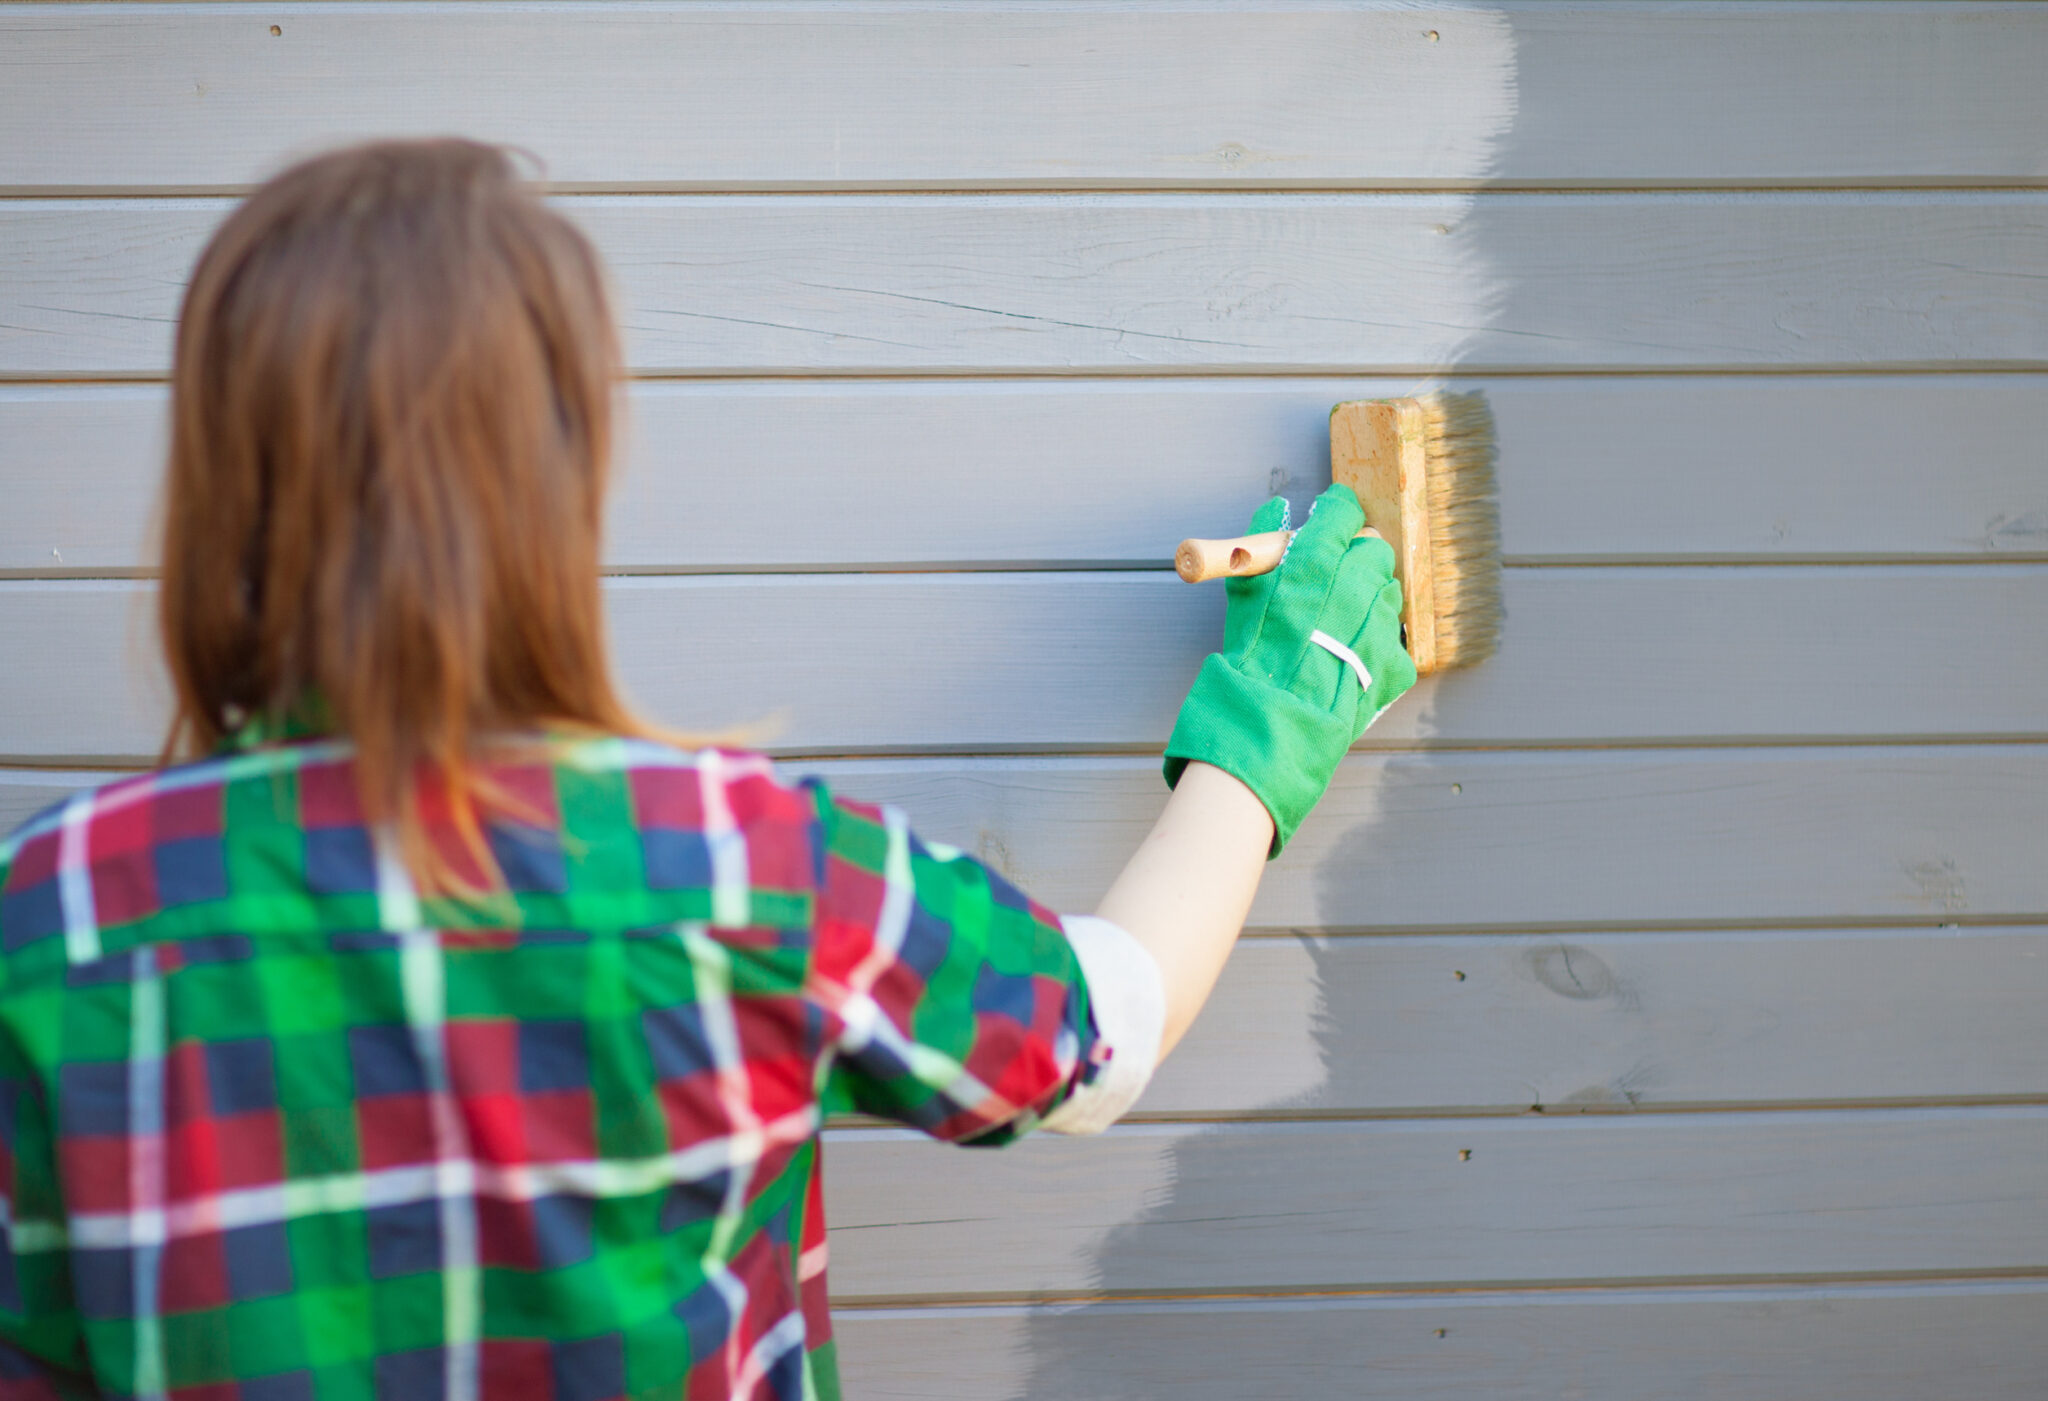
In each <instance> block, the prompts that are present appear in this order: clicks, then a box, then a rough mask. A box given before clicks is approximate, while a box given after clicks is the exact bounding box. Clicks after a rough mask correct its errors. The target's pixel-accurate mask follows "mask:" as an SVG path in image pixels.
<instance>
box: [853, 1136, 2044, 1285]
mask: <svg viewBox="0 0 2048 1401" xmlns="http://www.w3.org/2000/svg"><path fill="white" fill-rule="evenodd" d="M826 1140H827V1147H826V1154H827V1159H828V1163H829V1166H828V1169H827V1177H826V1183H827V1187H826V1194H827V1195H826V1210H827V1212H828V1213H829V1219H830V1220H831V1221H832V1223H833V1225H834V1226H835V1227H837V1228H838V1229H839V1231H840V1233H841V1234H840V1235H839V1237H838V1238H837V1239H836V1240H835V1241H834V1242H833V1259H832V1268H833V1271H834V1276H835V1278H834V1283H835V1285H836V1287H837V1288H838V1289H839V1290H840V1292H841V1293H842V1295H844V1296H845V1297H847V1298H849V1299H854V1300H863V1299H865V1300H875V1301H880V1300H884V1299H890V1300H893V1299H895V1298H898V1297H913V1298H914V1297H918V1296H922V1295H926V1294H930V1293H933V1292H943V1293H945V1294H947V1295H948V1296H951V1297H954V1298H961V1299H1018V1298H1033V1297H1091V1296H1099V1295H1102V1294H1106V1293H1109V1294H1114V1293H1124V1292H1128V1293H1133V1294H1230V1293H1244V1292H1251V1291H1264V1290H1276V1289H1277V1290H1296V1289H1303V1288H1312V1289H1346V1290H1354V1289H1355V1290H1380V1289H1396V1290H1398V1289H1408V1288H1414V1287H1417V1286H1423V1285H1427V1286H1433V1287H1437V1288H1446V1287H1454V1286H1455V1287H1473V1286H1481V1287H1499V1286H1503V1285H1525V1284H1531V1283H1536V1282H1547V1283H1552V1284H1557V1283H1620V1282H1636V1281H1650V1280H1655V1281H1660V1282H1661V1281H1669V1280H1672V1279H1683V1278H1687V1277H1690V1278H1694V1279H1700V1280H1703V1281H1704V1280H1727V1281H1734V1280H1742V1281H1759V1282H1761V1281H1766V1280H1771V1279H1774V1278H1783V1277H1786V1276H1791V1277H1795V1278H1798V1277H1811V1276H1814V1275H1826V1274H1834V1275H1858V1276H1893V1277H1896V1276H1900V1275H1906V1276H1911V1275H1918V1274H1948V1275H1959V1274H1991V1273H2017V1272H2031V1271H2037V1270H2038V1269H2039V1268H2040V1264H2041V1261H2042V1260H2043V1259H2044V1258H2048V1213H2043V1212H2041V1211H2040V1210H2039V1209H2038V1206H2037V1204H2038V1202H2039V1200H2040V1180H2041V1174H2040V1169H2039V1162H2038V1160H2039V1158H2040V1156H2041V1155H2042V1154H2043V1153H2048V1108H2039V1107H2033V1108H2009V1109H2008V1108H1999V1109H1901V1110H1853V1111H1790V1112H1783V1113H1773V1114H1702V1115H1690V1114H1642V1115H1634V1116H1630V1117H1626V1118H1621V1117H1615V1116H1610V1115H1579V1116H1576V1117H1570V1118H1563V1119H1554V1118H1550V1117H1548V1116H1543V1117H1532V1118H1524V1119H1461V1120H1448V1121H1438V1120H1412V1121H1407V1122H1382V1123H1290V1124H1218V1125H1201V1124H1139V1125H1131V1126H1126V1127H1122V1128H1118V1129H1113V1130H1111V1131H1110V1132H1109V1133H1107V1134H1105V1135H1103V1137H1102V1138H1100V1139H1098V1140H1094V1141H1076V1140H1072V1139H1068V1140H1061V1139H1059V1138H1057V1137H1055V1136H1052V1135H1046V1136H1044V1137H1043V1138H1040V1139H1033V1140H1027V1141H1025V1142H1022V1143H1019V1144H1017V1145H1016V1146H1015V1147H1013V1148H1010V1149H1007V1150H1005V1151H1004V1152H1003V1153H1001V1154H995V1155H974V1154H968V1155H964V1156H963V1155H961V1154H959V1153H956V1152H949V1151H948V1150H947V1149H946V1147H945V1146H944V1145H940V1144H934V1143H932V1142H930V1141H929V1140H926V1139H924V1138H922V1137H920V1136H918V1135H917V1134H915V1133H913V1132H912V1131H910V1130H908V1129H842V1130H836V1131H828V1133H827V1135H826ZM979 1156H989V1157H991V1158H992V1161H990V1162H986V1163H984V1162H979V1161H977V1157H979ZM1020 1211H1021V1213H1022V1214H1023V1216H1024V1218H1025V1219H1026V1220H1027V1221H1028V1222H1029V1227H1028V1229H1018V1228H1017V1226H1016V1224H1015V1221H1016V1217H1015V1215H1014V1213H1017V1212H1020ZM1874 1223H1877V1224H1874Z"/></svg>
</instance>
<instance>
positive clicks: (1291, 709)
mask: <svg viewBox="0 0 2048 1401" xmlns="http://www.w3.org/2000/svg"><path fill="white" fill-rule="evenodd" d="M1353 738H1354V736H1353V735H1352V732H1351V726H1350V725H1349V724H1348V723H1346V722H1345V721H1342V720H1339V719H1338V718H1337V717H1336V716H1335V715H1332V714H1331V713H1330V712H1329V711H1327V710H1324V709H1323V708H1322V707H1321V706H1315V705H1310V704H1309V703H1308V702H1307V701H1305V700H1303V699H1302V698H1301V697H1299V696H1297V695H1295V694H1294V693H1293V692H1292V691H1289V690H1287V689H1286V688H1285V687H1283V686H1276V685H1274V684H1273V683H1272V682H1270V681H1260V680H1257V679H1255V678H1253V677H1250V676H1247V675H1245V674H1244V673H1243V672H1241V671H1239V670H1238V669H1237V668H1236V667H1233V666H1232V665H1230V663H1229V662H1228V661H1226V660H1224V658H1223V657H1222V656H1221V655H1220V654H1211V656H1210V657H1209V659H1208V660H1207V661H1205V662H1203V663H1202V670H1201V672H1200V673H1199V674H1198V675H1197V676H1196V677H1195V684H1194V685H1193V686H1190V687H1189V688H1188V698H1187V700H1186V701H1185V702H1184V703H1183V704H1182V705H1181V708H1180V718H1179V719H1178V720H1176V721H1175V722H1174V726H1173V736H1172V738H1170V739H1169V740H1167V742H1166V761H1165V764H1164V765H1163V769H1164V772H1165V775H1166V786H1167V787H1169V788H1171V787H1173V786H1174V785H1176V784H1178V783H1179V782H1180V776H1181V773H1182V772H1183V771H1184V770H1185V769H1186V768H1187V766H1188V764H1189V763H1191V762H1193V761H1195V760H1200V761H1201V762H1202V763H1205V764H1213V765H1215V766H1216V767H1217V768H1219V769H1222V770H1223V771H1224V772H1225V773H1227V774H1229V775H1230V776H1231V777H1233V778H1235V779H1237V781H1238V782H1240V783H1242V784H1243V785H1244V786H1245V787H1247V788H1249V789H1251V790H1252V792H1253V794H1254V795H1256V796H1257V798H1258V800H1259V801H1260V802H1261V803H1264V804H1265V806H1266V811H1267V812H1268V813H1269V814H1271V815H1272V818H1273V845H1272V847H1271V848H1270V849H1269V850H1268V851H1267V852H1266V859H1267V860H1269V861H1270V860H1272V859H1273V858H1274V857H1275V856H1278V855H1279V854H1280V851H1281V848H1283V847H1285V846H1286V845H1287V843H1288V841H1289V839H1291V838H1292V837H1293V836H1294V830H1295V828H1297V827H1299V826H1300V825H1301V820H1302V819H1303V818H1304V817H1307V816H1308V814H1309V811H1310V810H1311V809H1312V808H1314V807H1315V805H1316V801H1317V800H1318V799H1319V798H1321V797H1322V796H1323V790H1324V789H1325V788H1327V787H1329V786H1330V778H1331V776H1332V775H1333V774H1335V773H1336V771H1337V764H1338V761H1339V760H1341V759H1342V758H1343V757H1344V751H1345V750H1347V749H1349V748H1350V747H1351V741H1352V739H1353Z"/></svg>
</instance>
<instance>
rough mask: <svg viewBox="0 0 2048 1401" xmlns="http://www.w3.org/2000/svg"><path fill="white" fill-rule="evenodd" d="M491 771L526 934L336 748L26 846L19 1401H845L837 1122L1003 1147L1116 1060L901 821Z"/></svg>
mask: <svg viewBox="0 0 2048 1401" xmlns="http://www.w3.org/2000/svg"><path fill="white" fill-rule="evenodd" d="M489 772H490V775H491V777H492V778H493V780H494V781H495V782H496V783H497V784H498V785H499V787H500V789H501V790H502V791H503V792H504V793H506V794H509V795H510V796H511V797H512V798H513V799H515V800H516V801H517V802H518V803H519V804H521V805H523V807H524V808H525V809H526V810H527V811H528V812H529V813H530V814H531V815H532V817H533V818H534V819H535V823H534V825H532V826H522V825H514V824H511V823H508V822H503V821H499V822H493V823H492V824H491V825H490V826H489V827H488V830H487V837H488V841H489V846H490V849H491V851H492V853H493V854H494V855H495V857H496V859H497V862H498V865H499V866H500V868H501V869H502V870H503V872H504V875H505V877H506V881H507V884H508V885H509V887H510V892H511V893H510V899H509V901H501V903H500V905H499V906H498V907H497V908H496V909H495V911H494V912H486V913H479V909H478V907H477V906H475V905H474V904H471V905H462V904H458V903H455V902H451V901H446V900H442V899H438V898H427V899H422V898H421V897H420V896H419V895H418V894H417V893H416V892H415V890H414V888H413V886H412V884H411V882H410V881H409V879H408V878H407V876H406V874H405V869H404V867H403V865H402V864H401V863H399V862H398V861H397V860H395V859H394V858H393V857H392V855H391V852H390V849H389V844H388V842H384V841H380V840H379V838H378V835H377V834H376V833H375V832H373V831H372V830H370V829H369V828H368V827H366V826H365V824H364V822H363V819H362V814H361V812H360V810H359V809H358V807H357V803H356V797H355V789H354V780H353V777H352V770H351V767H350V763H349V754H348V750H347V748H346V746H344V745H342V744H340V743H338V742H333V741H314V740H302V741H297V742H290V743H276V744H261V745H258V744H253V743H247V742H245V743H242V744H240V745H234V746H230V747H229V748H228V749H226V750H224V751H223V753H222V754H220V755H218V756H216V757H214V758H212V759H210V760H207V761H204V762H200V763H196V764H189V765H185V766H182V767H178V768H172V769H167V770H164V771H162V772H159V773H155V774H151V775H145V776H142V777H139V778H135V779H131V780H127V781H124V782H119V783H115V784H113V785H111V786H109V787H106V788H102V789H99V790H97V791H94V792H86V793H81V794H80V795H78V796H77V797H74V798H72V799H70V800H69V801H68V802H65V803H63V804H61V805H59V806H58V807H56V808H53V809H52V810H51V811H49V812H48V813H45V814H44V815H42V816H41V817H39V818H36V819H34V820H32V821H31V822H29V823H28V824H27V825H26V826H24V827H23V828H22V829H21V830H20V831H18V832H17V833H16V834H15V835H14V837H12V838H11V839H10V840H9V841H8V842H6V843H5V844H4V845H0V1209H4V1214H0V1236H4V1249H0V1397H5V1398H9V1399H10V1401H11V1398H30V1397H37V1398H40V1397H74V1396H86V1395H108V1396H139V1397H171V1398H181V1399H186V1401H200V1398H205V1401H301V1399H302V1398H303V1399H304V1401H340V1399H341V1398H368V1397H373V1396H374V1397H382V1398H404V1399H405V1401H465V1398H471V1397H485V1398H507V1397H521V1398H523V1397H533V1398H552V1399H553V1401H604V1399H605V1398H612V1397H628V1396H631V1397H642V1396H646V1397H663V1398H676V1399H677V1401H684V1398H688V1399H689V1401H698V1399H699V1398H709V1397H727V1396H745V1397H754V1396H772V1397H775V1398H778V1401H801V1399H802V1398H811V1397H831V1396H834V1395H836V1393H837V1389H838V1384H837V1379H836V1373H835V1370H834V1365H833V1355H832V1344H831V1341H830V1340H831V1327H830V1322H829V1319H828V1317H827V1313H826V1294H825V1223H824V1217H823V1209H822V1198H821V1179H820V1176H819V1143H818V1139H817V1130H818V1128H819V1125H820V1120H821V1116H822V1113H823V1108H822V1106H823V1105H825V1104H828V1103H839V1104H841V1105H846V1106H851V1107H854V1108H858V1109H860V1110H864V1111H867V1112H871V1113H874V1114H880V1115H885V1116H888V1117H889V1118H892V1119H895V1120H898V1121H901V1122H904V1123H907V1124H913V1125H916V1126H917V1127H919V1128H921V1129H924V1130H926V1131H927V1132H929V1133H931V1134H933V1135H935V1136H937V1137H940V1138H945V1139H953V1140H969V1139H972V1140H975V1141H978V1142H990V1141H998V1140H1002V1139H1006V1138H1008V1137H1012V1136H1014V1135H1016V1134H1018V1133H1021V1132H1023V1131H1025V1130H1027V1129H1029V1128H1031V1127H1033V1126H1034V1125H1035V1124H1037V1123H1038V1122H1039V1121H1040V1119H1041V1117H1042V1116H1043V1115H1044V1114H1046V1113H1047V1112H1048V1111H1050V1110H1052V1109H1053V1108H1054V1107H1055V1106H1056V1105H1058V1104H1060V1103H1061V1102H1062V1101H1063V1100H1066V1099H1067V1098H1068V1097H1069V1096H1070V1095H1072V1094H1073V1093H1074V1092H1075V1088H1076V1087H1077V1086H1079V1085H1081V1084H1083V1083H1084V1082H1087V1081H1089V1080H1090V1079H1091V1078H1092V1077H1093V1076H1094V1075H1095V1072H1096V1070H1097V1068H1098V1066H1099V1065H1100V1063H1101V1062H1102V1060H1103V1059H1104V1057H1105V1054H1106V1050H1105V1046H1106V1043H1105V1042H1104V1041H1103V1040H1101V1039H1099V1038H1098V1035H1097V1033H1096V1030H1095V1023H1094V1019H1093V1018H1092V1017H1091V1010H1090V999H1089V993H1088V988H1087V984H1086V982H1085V981H1084V978H1083V976H1082V974H1081V971H1080V968H1079V967H1078V966H1077V962H1076V954H1075V952H1074V949H1073V947H1072V946H1070V944H1069V942H1068V940H1067V939H1066V938H1065V937H1063V935H1062V932H1061V927H1060V924H1059V922H1058V921H1057V920H1056V918H1055V917H1054V916H1053V915H1051V914H1049V913H1048V912H1046V911H1045V910H1043V909H1041V908H1039V907H1038V906H1036V905H1034V904H1032V903H1031V902H1029V901H1028V900H1026V899H1025V898H1024V897H1023V896H1021V895H1020V894H1018V893H1017V892H1016V891H1015V890H1014V889H1012V888H1011V887H1010V886H1009V885H1007V884H1005V883H1004V882H1003V881H1002V880H1001V879H1000V878H998V877H996V876H995V875H993V874H991V873H990V872H989V871H988V870H987V869H986V868H985V867H983V866H982V865H980V864H979V863H977V862H975V861H973V860H971V859H968V858H965V857H962V856H960V855H958V854H957V853H953V852H949V851H947V850H945V849H942V848H937V847H934V846H928V845H926V844H923V843H920V842H919V841H918V840H917V839H916V838H915V837H913V836H912V835H911V834H910V833H909V831H908V830H907V828H906V827H905V825H904V823H903V820H902V818H901V817H900V816H899V815H898V814H896V813H895V812H893V811H891V810H887V809H881V810H877V809H875V808H869V807H863V806H859V805H857V804H854V803H850V802H846V801H843V800H840V799H838V798H835V797H833V796H831V795H830V794H828V793H827V792H826V791H825V790H824V789H823V788H822V787H820V786H818V785H816V784H806V785H803V786H801V787H797V788H791V787H786V786H784V785H782V784H780V783H778V782H777V781H776V780H775V778H774V777H773V775H772V774H771V771H770V769H769V767H768V764H767V763H766V761H764V760H762V759H760V758H758V757H754V756H747V755H733V754H726V753H721V752H717V751H704V752H701V753H694V754H693V753H686V752H683V751H678V750H674V749H670V748H667V747H664V746H660V745H656V744H652V743H645V742H640V741H632V740H621V739H605V738H595V739H575V738H561V737H558V738H555V739H552V740H550V741H549V747H548V748H547V749H546V750H545V751H544V752H542V753H540V754H539V755H538V756H535V757H530V758H528V759H521V760H518V761H508V762H506V763H503V764H499V765H496V766H494V767H493V768H492V769H491V770H490V771H489ZM522 820H523V819H522ZM429 821H430V823H431V822H434V821H435V817H434V814H433V813H432V811H431V810H430V811H429ZM436 830H437V832H438V836H437V841H438V842H439V843H440V844H441V846H442V849H443V850H444V851H447V852H448V853H450V856H451V859H455V860H457V861H458V862H459V860H460V855H459V847H458V845H457V844H455V843H454V839H453V836H452V833H451V832H450V831H449V830H448V829H447V827H446V824H445V813H444V814H443V818H442V821H441V825H440V826H439V827H438V828H437V829H436ZM1084 1098H1085V1095H1084ZM1069 1107H1070V1108H1072V1107H1075V1106H1073V1105H1070V1106H1069Z"/></svg>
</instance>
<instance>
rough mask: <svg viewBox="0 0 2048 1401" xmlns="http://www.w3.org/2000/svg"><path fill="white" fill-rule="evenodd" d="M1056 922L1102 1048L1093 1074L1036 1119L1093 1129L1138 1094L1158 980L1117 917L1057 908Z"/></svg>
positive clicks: (1151, 1046)
mask: <svg viewBox="0 0 2048 1401" xmlns="http://www.w3.org/2000/svg"><path fill="white" fill-rule="evenodd" d="M1060 924H1061V925H1062V926H1064V927H1065V929H1066V931H1067V942H1068V943H1069V944H1071V945H1073V948H1074V957H1075V959H1076V960H1077V961H1079V963H1080V965H1081V977H1082V979H1083V980H1084V981H1085V982H1086V983H1087V984H1088V1006H1089V1008H1090V1010H1091V1011H1092V1012H1093V1013H1094V1015H1095V1031H1096V1034H1097V1035H1098V1036H1100V1037H1101V1038H1102V1040H1103V1041H1104V1042H1106V1043H1107V1044H1108V1048H1109V1051H1110V1056H1109V1060H1108V1062H1107V1063H1106V1064H1104V1065H1103V1066H1102V1067H1101V1068H1100V1069H1099V1070H1097V1071H1096V1072H1095V1078H1094V1079H1093V1080H1090V1081H1089V1082H1088V1083H1087V1084H1085V1085H1080V1086H1078V1087H1076V1088H1075V1090H1074V1093H1073V1094H1072V1095H1071V1096H1069V1097H1068V1099H1067V1100H1066V1102H1065V1103H1064V1104H1061V1105H1060V1106H1059V1107H1058V1108H1056V1109H1054V1110H1053V1111H1052V1113H1050V1114H1048V1115H1046V1116H1045V1118H1044V1120H1043V1121H1042V1122H1041V1123H1040V1124H1039V1127H1040V1128H1044V1129H1049V1130H1051V1131H1052V1132H1053V1133H1066V1134H1087V1133H1101V1132H1102V1131H1103V1130H1104V1129H1106V1128H1108V1127H1109V1126H1110V1125H1111V1124H1113V1123H1115V1122H1116V1121H1117V1120H1118V1119H1121V1118H1122V1117H1123V1116H1124V1114H1125V1112H1126V1111H1128V1110H1129V1109H1130V1107H1131V1106H1132V1105H1133V1104H1136V1103H1137V1102H1138V1096H1139V1095H1141V1094H1143V1093H1144V1092H1145V1086H1146V1085H1147V1084H1149V1083H1150V1082H1151V1080H1152V1071H1153V1070H1154V1069H1155V1068H1156V1067H1157V1066H1158V1064H1159V1038H1160V1037H1161V1036H1163V1035H1164V1034H1165V1032H1166V984H1165V983H1164V982H1163V981H1162V980H1161V979H1160V976H1159V964H1158V962H1157V961H1156V960H1155V959H1154V958H1153V957H1152V955H1151V954H1149V953H1147V952H1146V951H1145V946H1144V945H1143V944H1140V943H1139V942H1138V941H1137V940H1136V939H1133V938H1132V937H1131V936H1130V935H1129V934H1127V933H1125V932H1124V930H1123V929H1122V928H1121V927H1119V926H1118V925H1114V924H1111V923H1110V922H1109V921H1108V920H1106V919H1098V918H1096V917H1095V916H1094V915H1061V916H1060Z"/></svg>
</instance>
